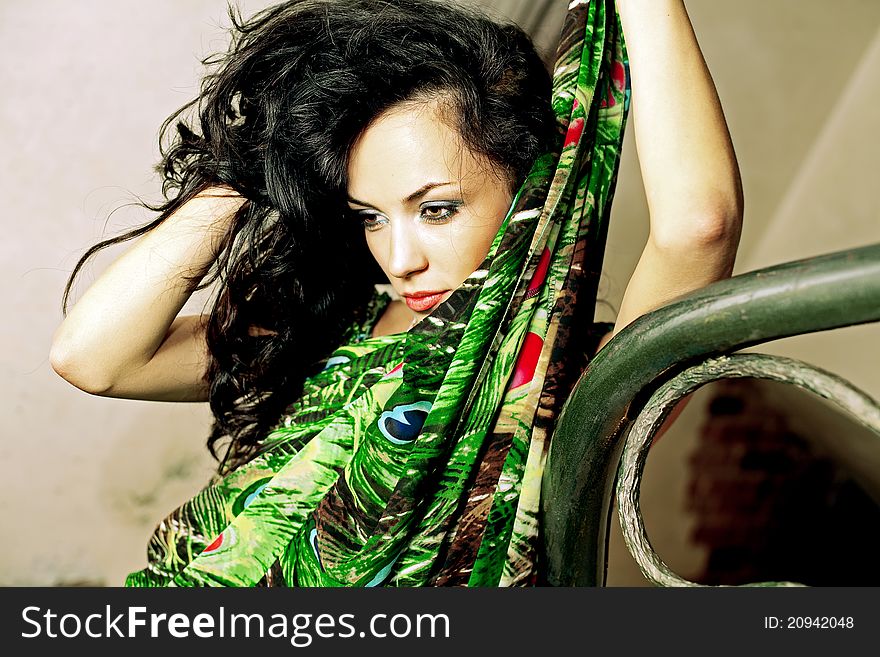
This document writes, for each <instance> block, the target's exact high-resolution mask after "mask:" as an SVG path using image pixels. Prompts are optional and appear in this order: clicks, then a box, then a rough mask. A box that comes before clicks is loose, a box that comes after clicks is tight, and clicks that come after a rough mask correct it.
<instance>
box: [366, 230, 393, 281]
mask: <svg viewBox="0 0 880 657" xmlns="http://www.w3.org/2000/svg"><path fill="white" fill-rule="evenodd" d="M365 232H366V236H365V239H366V242H367V249H369V251H370V255H371V256H373V260H375V261H376V262H377V263H379V267H381V268H382V271H385V272H386V273H387V271H388V269H387V267H386V265H387V263H386V262H385V259H386V258H385V255H387V254H388V249H387V248H383V247H382V240H381V238H380V235H379V233H381V232H382V231H378V232H376V233H370V232H367V231H365Z"/></svg>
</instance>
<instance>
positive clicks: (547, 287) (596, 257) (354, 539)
mask: <svg viewBox="0 0 880 657" xmlns="http://www.w3.org/2000/svg"><path fill="white" fill-rule="evenodd" d="M553 107H554V110H555V112H556V116H557V119H558V123H559V128H560V144H559V146H560V148H559V152H558V153H550V154H547V155H545V156H543V157H541V158H539V160H538V161H537V162H536V163H535V165H534V167H533V168H532V170H531V172H530V174H529V176H528V178H527V179H526V181H525V182H524V183H523V185H522V187H521V188H520V190H519V191H518V193H517V195H516V197H515V198H514V201H513V205H512V207H511V209H510V212H509V213H508V215H507V217H506V218H505V220H504V222H503V223H502V225H501V227H500V229H499V231H498V234H497V235H496V237H495V239H494V241H493V243H492V246H491V248H490V250H489V254H488V256H487V257H486V260H485V261H484V263H483V264H482V265H481V267H480V268H479V269H478V270H477V271H476V272H474V273H473V274H472V275H471V276H470V277H469V278H468V279H467V280H466V281H465V282H464V283H463V284H462V285H461V287H459V288H458V289H457V290H456V291H455V292H454V293H453V294H452V296H451V297H450V298H449V300H448V301H447V302H445V303H443V304H441V305H440V306H438V307H437V308H436V309H435V310H434V311H433V313H432V314H431V315H429V316H427V317H425V318H424V319H423V320H422V321H421V322H420V323H419V324H417V325H416V326H415V327H414V328H412V329H411V330H409V331H408V332H404V333H398V334H395V335H387V336H381V337H369V325H370V323H371V321H372V320H374V319H375V318H376V317H377V316H378V314H379V313H380V312H381V311H382V309H383V307H384V304H387V302H388V300H389V298H388V297H387V295H384V294H381V293H378V292H377V294H376V296H375V297H374V299H373V300H372V302H371V303H370V307H369V309H368V310H369V317H368V321H367V322H366V323H365V324H362V325H355V326H352V327H351V329H350V331H349V334H348V336H347V340H346V346H344V347H341V348H339V349H337V350H336V351H335V352H334V353H333V354H332V355H331V356H330V357H329V358H328V359H327V360H326V361H324V362H323V365H324V369H323V371H320V372H319V373H318V374H316V375H314V376H312V377H311V378H309V379H308V380H307V381H306V384H305V389H304V393H303V395H302V397H301V398H300V399H299V400H298V401H297V402H296V403H295V404H293V405H292V406H291V407H289V408H288V409H287V411H286V413H285V415H284V417H283V418H282V421H281V422H280V423H279V425H278V426H277V427H276V428H274V429H273V430H272V431H271V432H270V434H269V435H268V436H267V438H266V440H265V443H264V444H263V446H262V447H263V449H262V451H261V453H260V455H259V456H257V457H256V458H254V459H253V460H252V461H250V462H248V463H247V464H246V465H243V466H241V467H239V468H238V469H236V470H235V471H233V472H231V473H229V474H226V475H225V476H223V477H219V476H218V477H217V478H216V479H215V481H214V482H212V483H211V485H209V486H208V487H206V488H205V489H204V490H203V491H202V492H201V493H199V494H198V495H197V496H196V497H194V498H193V499H192V500H190V501H189V502H187V503H185V504H184V505H183V506H181V507H180V508H179V509H177V510H176V511H174V512H173V513H172V514H171V515H170V516H169V517H168V518H166V519H165V520H163V521H162V522H161V523H160V525H159V527H158V528H157V529H156V531H155V533H154V534H153V537H152V539H151V541H150V544H149V547H148V558H149V565H148V566H147V568H145V569H144V570H141V571H138V572H135V573H132V574H131V575H129V576H128V578H127V580H126V585H127V586H258V585H270V586H464V585H467V586H511V585H534V584H536V583H538V582H540V577H539V573H540V563H539V562H540V558H539V554H540V549H539V531H538V529H539V527H538V511H539V495H540V488H541V487H540V482H541V474H542V471H543V464H544V460H545V456H546V454H547V450H548V447H549V438H550V435H551V432H552V429H553V426H554V422H555V419H556V416H557V415H558V413H559V410H560V408H561V406H562V403H563V402H564V401H565V398H566V396H567V394H568V393H569V391H570V390H571V387H572V385H573V383H574V382H575V381H576V379H577V377H578V376H579V374H580V373H581V372H582V370H583V368H584V367H585V366H586V364H587V361H588V358H589V353H591V352H589V350H590V349H591V348H593V347H594V346H595V345H594V342H595V338H597V335H595V334H594V332H591V330H590V329H591V327H592V326H593V324H592V319H593V318H592V315H593V311H594V308H595V302H596V288H597V285H598V280H599V275H600V271H601V265H602V259H603V254H604V249H605V237H606V234H607V227H608V217H609V213H610V208H611V200H612V197H613V193H614V186H615V182H616V177H617V167H618V162H619V157H620V150H621V145H622V140H623V132H624V126H625V121H626V115H627V111H628V108H629V75H628V70H627V60H626V50H625V46H624V42H623V38H622V35H621V30H620V23H619V20H618V17H617V14H616V12H615V9H614V2H613V0H585V1H582V2H573V3H572V5H571V7H570V9H569V11H568V14H567V16H566V19H565V23H564V26H563V29H562V36H561V41H560V45H559V49H558V55H557V61H556V68H555V69H554V83H553ZM591 340H592V341H593V344H592V345H591Z"/></svg>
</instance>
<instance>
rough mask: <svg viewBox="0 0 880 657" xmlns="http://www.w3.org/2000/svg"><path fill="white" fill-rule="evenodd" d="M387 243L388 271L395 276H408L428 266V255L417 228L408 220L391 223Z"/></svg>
mask: <svg viewBox="0 0 880 657" xmlns="http://www.w3.org/2000/svg"><path fill="white" fill-rule="evenodd" d="M390 233H391V236H390V241H389V244H388V250H389V253H388V273H389V274H391V275H392V276H394V277H395V278H408V277H410V276H412V275H413V274H416V273H418V272H420V271H423V270H425V269H427V268H428V256H427V253H426V252H425V249H424V245H423V244H422V242H421V239H420V238H419V235H418V230H417V229H416V228H415V227H414V226H413V225H412V224H411V223H410V222H408V221H401V220H398V221H396V222H394V223H393V224H392V225H391V231H390Z"/></svg>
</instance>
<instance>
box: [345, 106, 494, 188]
mask: <svg viewBox="0 0 880 657" xmlns="http://www.w3.org/2000/svg"><path fill="white" fill-rule="evenodd" d="M448 123H449V121H448V119H447V118H446V117H445V116H444V114H443V111H442V110H441V106H440V104H439V102H438V101H428V102H421V103H406V104H401V105H396V106H394V107H392V108H390V109H389V110H387V111H385V112H384V113H382V114H380V115H379V116H378V117H377V118H376V120H374V121H373V122H372V123H371V124H370V125H369V126H368V127H367V129H366V130H365V131H364V132H363V134H362V135H361V136H360V138H359V139H358V140H357V141H356V142H355V144H354V147H353V149H352V152H351V156H350V158H349V163H348V181H349V185H348V193H349V195H350V196H352V197H353V198H357V199H364V200H368V199H375V200H378V201H385V202H393V201H400V199H402V198H405V197H406V196H407V195H408V194H410V193H411V192H412V191H413V190H416V189H418V188H420V187H422V186H423V185H424V184H425V183H427V182H446V181H460V182H461V183H462V185H469V184H474V183H479V182H480V181H481V179H482V178H483V177H485V176H487V175H488V174H489V165H488V163H487V162H486V160H485V158H483V157H481V156H479V155H476V154H474V153H473V152H471V150H470V149H469V148H468V147H467V146H466V145H465V144H464V142H463V141H462V139H461V136H460V135H459V134H458V131H457V130H456V129H454V128H452V127H450V126H449V125H448Z"/></svg>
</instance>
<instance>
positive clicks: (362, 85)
mask: <svg viewBox="0 0 880 657" xmlns="http://www.w3.org/2000/svg"><path fill="white" fill-rule="evenodd" d="M228 13H229V17H230V20H231V22H232V26H233V27H232V28H231V29H230V31H231V34H232V40H231V44H230V46H229V49H228V51H227V52H225V53H220V54H216V55H212V56H209V57H207V58H206V59H204V60H203V61H202V63H203V64H204V65H205V66H208V67H213V71H212V72H210V73H209V74H207V75H206V76H205V77H204V79H203V82H202V86H201V89H200V94H199V95H198V97H197V98H195V99H194V100H193V101H191V102H189V103H187V104H186V105H184V106H183V107H181V108H180V109H179V110H178V111H176V112H175V113H174V114H173V115H171V116H170V117H169V118H168V119H167V120H166V121H165V122H164V123H163V125H162V127H161V130H160V133H159V143H160V152H161V155H162V160H161V161H160V163H159V164H158V165H157V167H156V169H157V171H158V172H159V173H160V174H161V175H162V178H163V184H162V192H163V196H164V197H165V199H166V202H165V203H163V204H159V205H156V206H151V205H149V204H147V203H145V202H142V205H143V206H144V207H146V208H148V209H150V210H152V211H155V212H159V213H160V214H159V216H158V217H156V219H155V220H153V221H151V222H150V223H148V224H146V225H144V226H141V227H139V228H136V229H134V230H132V231H129V232H127V233H124V234H122V235H120V236H117V237H114V238H111V239H107V240H104V241H102V242H100V243H98V244H96V245H95V246H93V247H92V248H91V249H89V250H88V251H87V252H86V253H85V254H84V255H83V257H82V258H81V259H80V260H79V262H78V263H77V265H76V267H75V268H74V270H73V272H72V274H71V276H70V279H69V280H68V282H67V286H66V288H65V291H64V298H63V301H62V309H63V312H64V313H65V314H66V312H67V303H68V297H69V294H70V290H71V286H72V284H73V281H74V279H75V277H76V275H77V273H78V272H79V271H80V269H81V268H82V266H83V265H84V264H85V262H86V261H87V260H88V259H89V258H90V257H91V256H92V255H94V254H95V253H96V252H97V251H99V250H101V249H103V248H105V247H107V246H110V245H111V244H116V243H119V242H122V241H125V240H129V239H132V238H134V237H137V236H139V235H141V234H143V233H145V232H147V231H149V230H151V229H152V228H155V227H156V226H157V225H159V224H160V223H161V222H162V221H164V220H165V219H166V218H167V217H168V216H169V215H170V214H171V213H173V212H174V211H175V210H176V209H177V208H179V207H180V206H181V205H183V204H184V203H186V202H187V201H188V200H190V199H191V198H193V197H194V196H195V195H197V194H198V193H199V192H201V191H204V190H205V189H206V188H208V187H211V186H217V185H221V186H226V187H229V188H231V189H233V190H235V192H237V193H238V194H240V195H241V196H243V197H244V198H245V199H246V202H245V203H244V204H243V205H242V206H241V208H240V210H239V211H238V212H237V213H236V215H235V217H234V219H233V222H232V225H231V228H230V230H229V232H228V234H227V235H226V237H225V240H224V242H223V243H222V244H221V247H220V250H219V254H218V257H217V260H216V262H215V264H214V266H213V267H212V268H211V270H210V271H209V272H208V273H207V275H206V276H205V277H204V279H203V280H202V282H201V283H199V280H197V279H196V278H193V279H191V280H190V281H189V282H190V289H191V290H192V291H195V290H199V289H203V288H206V287H207V286H208V285H210V284H212V283H213V282H215V281H218V279H219V281H218V282H219V286H218V290H219V292H218V296H217V299H216V302H215V303H214V304H213V307H212V309H211V312H210V315H209V318H208V322H207V334H206V335H207V345H208V350H209V366H208V371H207V373H206V377H207V381H208V383H209V385H210V392H209V401H210V405H211V410H212V411H213V414H214V425H213V427H212V431H211V435H210V436H209V438H208V447H209V449H210V451H211V453H212V454H213V455H214V456H215V458H217V451H216V448H217V441H218V440H221V439H227V440H229V444H228V446H227V450H226V458H225V459H224V463H223V464H221V470H222V469H223V468H224V466H225V467H227V468H232V467H235V466H236V465H237V464H239V463H241V462H244V461H246V460H248V459H249V458H251V457H252V456H253V455H254V454H255V453H256V450H257V448H258V445H259V443H260V440H261V438H263V437H264V436H265V434H266V433H267V431H268V430H270V429H271V428H272V427H273V426H274V425H276V424H277V422H278V421H279V419H280V417H281V415H282V414H283V411H284V409H285V408H286V407H287V406H288V405H289V404H290V403H292V402H293V401H294V400H295V399H296V398H297V397H298V396H299V395H300V394H301V392H302V385H303V382H304V380H305V378H306V376H308V374H309V373H310V367H311V366H312V365H314V363H315V362H317V361H318V360H320V359H321V358H323V357H325V356H326V355H327V354H329V353H330V352H331V351H332V350H333V349H334V348H335V347H337V346H338V344H339V340H340V339H341V337H342V335H343V332H344V331H345V329H346V328H347V327H348V326H349V325H350V324H351V322H352V319H353V318H356V317H358V314H359V313H360V312H362V311H363V309H364V308H365V306H366V302H367V301H368V300H369V298H370V295H371V294H372V292H373V285H374V284H375V283H378V282H381V281H382V276H381V270H380V269H379V268H378V265H377V264H376V263H375V262H374V261H373V260H372V258H371V257H370V255H369V252H368V250H367V248H366V246H365V241H364V237H363V228H362V227H361V226H359V225H358V224H357V223H356V222H354V221H351V220H350V219H347V218H346V214H347V213H346V207H345V198H346V194H345V192H346V190H347V162H348V156H349V152H350V150H351V148H352V146H353V144H354V143H355V141H356V139H357V138H358V136H359V135H360V134H362V132H363V131H364V130H365V129H366V127H367V126H368V125H369V124H370V122H371V121H372V120H374V119H375V118H376V117H377V116H378V115H379V114H381V113H382V112H383V111H384V110H386V109H388V108H390V107H391V106H393V105H395V104H397V103H400V102H404V101H411V100H420V99H425V100H427V99H431V98H434V97H442V98H443V100H444V105H446V106H447V107H449V108H450V109H451V110H453V112H452V114H453V115H454V117H455V122H456V126H455V127H457V129H458V131H459V133H460V135H461V137H462V139H463V142H464V143H465V144H466V145H467V146H468V147H469V148H470V149H471V150H472V151H473V152H475V153H478V154H482V155H484V156H486V157H487V158H488V159H489V161H490V162H492V163H493V164H494V165H496V166H497V167H498V169H499V171H501V172H503V173H504V174H505V176H506V177H507V178H508V179H509V180H511V181H514V183H515V184H518V183H519V181H521V180H522V179H523V178H524V177H525V175H526V174H527V173H528V170H529V169H530V167H531V166H532V164H533V163H534V161H535V159H536V158H537V157H538V156H539V155H541V154H542V152H544V151H545V150H547V149H548V146H549V145H550V144H552V140H553V139H554V137H555V136H557V135H556V122H555V119H554V116H553V112H552V107H551V104H550V91H551V81H550V76H549V73H548V72H547V69H546V66H545V64H544V62H543V61H542V60H541V58H540V56H539V55H538V54H537V52H536V51H535V48H534V46H533V44H532V42H531V40H530V39H529V37H528V36H527V35H526V34H525V33H524V32H523V31H522V30H521V29H520V28H519V27H517V26H515V25H512V24H502V23H498V22H496V21H493V20H490V19H488V18H487V17H485V16H483V15H482V14H479V13H477V12H475V11H473V10H470V9H464V8H462V7H461V6H457V5H450V4H441V3H440V2H436V1H433V0H290V1H287V2H283V3H281V4H278V5H274V6H272V7H269V8H267V9H265V10H263V11H261V12H259V13H257V14H255V15H254V16H253V17H252V18H251V19H249V20H247V21H244V20H242V18H241V15H240V13H237V12H236V9H235V8H234V7H233V6H232V5H231V4H230V5H229V7H228ZM193 108H195V110H196V115H197V118H196V120H194V119H188V118H187V113H188V112H190V111H191V110H192V109H193ZM254 326H256V327H260V328H262V329H265V330H264V331H258V333H259V334H258V335H253V333H254V331H252V328H253V327H254Z"/></svg>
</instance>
